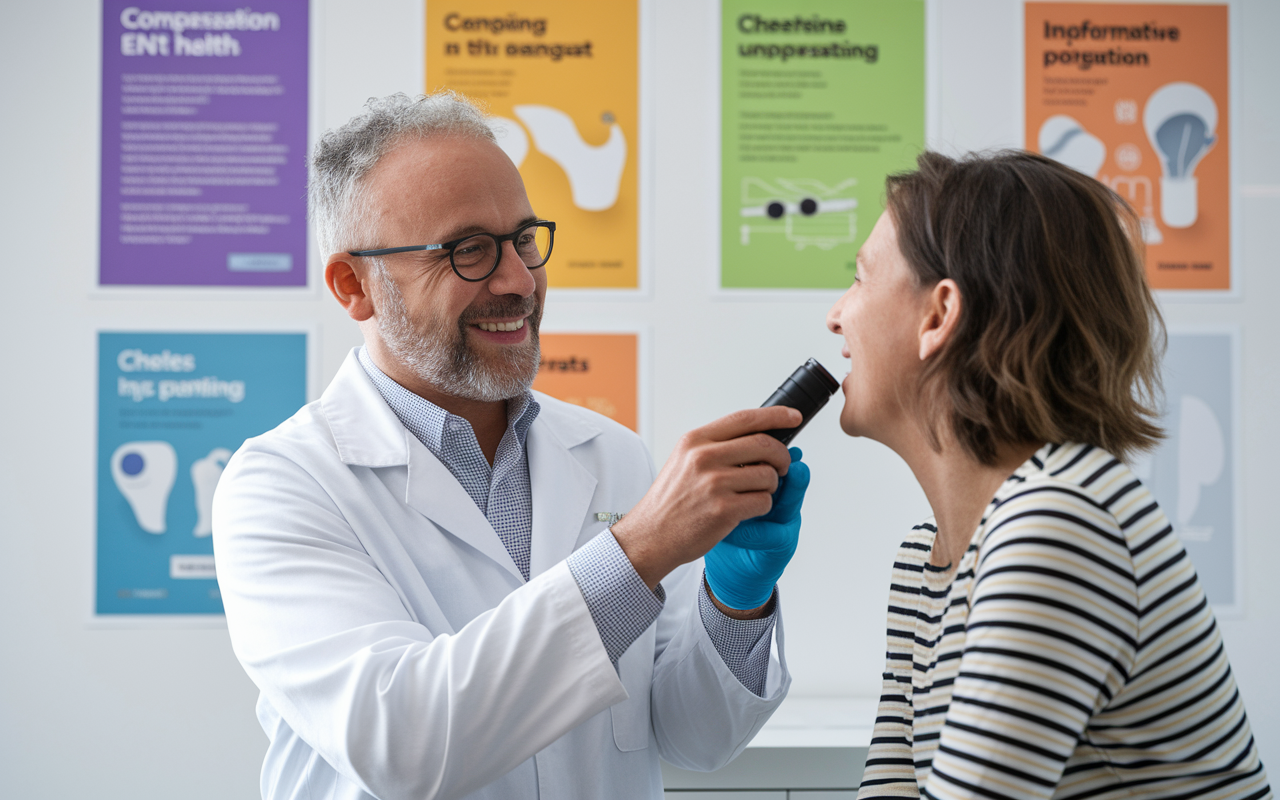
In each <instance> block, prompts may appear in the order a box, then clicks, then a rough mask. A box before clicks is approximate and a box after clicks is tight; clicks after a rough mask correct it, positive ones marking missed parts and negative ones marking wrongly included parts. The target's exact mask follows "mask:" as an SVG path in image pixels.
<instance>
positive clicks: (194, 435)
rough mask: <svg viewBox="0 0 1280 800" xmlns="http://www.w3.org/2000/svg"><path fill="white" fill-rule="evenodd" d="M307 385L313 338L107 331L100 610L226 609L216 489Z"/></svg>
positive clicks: (102, 346) (102, 350)
mask: <svg viewBox="0 0 1280 800" xmlns="http://www.w3.org/2000/svg"><path fill="white" fill-rule="evenodd" d="M306 387H307V337H306V334H304V333H114V332H113V333H99V334H98V464H97V466H98V537H97V566H96V570H97V588H96V595H95V601H94V608H95V611H96V613H97V614H99V615H113V614H221V613H222V597H221V595H220V594H219V592H218V582H217V573H216V570H215V567H214V563H213V542H212V540H211V539H210V534H212V533H213V526H212V524H211V521H210V508H211V505H212V502H213V491H214V489H215V488H216V487H217V485H218V479H219V478H220V477H221V476H222V470H223V468H224V467H226V464H227V459H229V458H230V457H231V454H232V453H233V452H235V450H236V448H238V447H239V446H240V445H241V443H243V442H244V440H245V439H248V438H250V437H253V436H257V435H258V434H260V433H264V432H266V431H268V430H270V429H272V428H274V427H275V426H276V425H279V424H280V423H281V422H283V421H284V420H285V419H287V418H289V417H290V416H292V415H293V413H294V412H296V411H297V410H298V409H299V408H301V407H302V406H303V405H304V404H305V403H306V402H307V396H306V395H307V388H306Z"/></svg>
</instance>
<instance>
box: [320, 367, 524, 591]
mask: <svg viewBox="0 0 1280 800" xmlns="http://www.w3.org/2000/svg"><path fill="white" fill-rule="evenodd" d="M320 402H321V406H322V408H323V409H324V415H325V418H326V419H327V420H328V421H329V430H330V431H331V432H332V433H333V439H334V444H335V445H336V446H337V448H338V456H339V457H340V458H341V459H342V462H343V463H344V464H348V465H350V466H360V467H372V468H384V467H399V466H403V467H405V468H407V469H408V471H409V474H408V478H407V479H406V481H405V498H404V501H405V503H407V504H408V505H409V506H410V507H411V508H413V509H414V510H416V511H417V512H418V513H420V514H422V515H423V516H425V517H426V518H427V519H429V520H431V521H432V522H433V523H435V524H436V525H437V526H439V527H440V528H442V529H444V530H445V531H447V532H448V533H449V534H450V535H452V536H456V537H457V538H459V539H461V540H462V541H464V542H466V543H467V544H469V545H471V546H472V547H474V548H475V549H476V550H479V551H480V552H481V553H484V554H485V555H486V556H488V557H489V558H491V559H493V560H494V561H496V562H497V563H498V564H500V565H501V566H502V567H503V568H505V569H506V570H507V571H508V572H510V573H511V574H512V575H514V576H515V577H516V579H517V580H519V581H521V582H523V581H524V577H523V576H521V574H520V569H519V568H518V567H516V565H515V562H514V561H512V560H511V555H510V554H509V553H507V549H506V548H505V547H503V546H502V541H501V540H500V539H498V534H497V533H496V532H495V531H494V530H493V526H492V525H490V524H489V520H487V519H485V516H484V514H482V513H481V512H480V509H479V508H477V507H476V504H475V501H474V500H472V499H471V495H469V494H467V491H466V489H463V488H462V485H461V484H460V483H458V479H457V478H455V477H453V473H452V472H450V471H449V469H448V468H447V467H446V466H445V465H444V464H441V463H440V460H439V459H438V458H436V457H435V456H434V455H432V454H431V451H430V450H428V449H427V448H426V445H424V444H423V443H422V442H420V441H418V439H417V437H415V436H414V435H413V434H412V433H410V432H409V431H408V429H406V428H405V427H404V425H403V424H402V423H401V422H400V419H399V418H398V417H396V415H395V412H394V411H392V410H391V407H390V406H388V405H387V402H386V401H385V400H383V399H382V395H381V394H380V393H379V392H378V387H376V386H374V385H373V381H372V380H370V379H369V376H368V375H367V374H366V373H365V371H364V367H362V366H360V360H359V358H358V357H357V356H356V351H355V350H352V351H351V353H350V354H348V355H347V360H346V361H344V362H343V364H342V367H341V368H340V369H339V370H338V374H337V375H336V376H335V377H334V379H333V382H332V383H331V384H329V388H328V389H326V390H325V392H324V395H323V396H322V397H321V398H320Z"/></svg>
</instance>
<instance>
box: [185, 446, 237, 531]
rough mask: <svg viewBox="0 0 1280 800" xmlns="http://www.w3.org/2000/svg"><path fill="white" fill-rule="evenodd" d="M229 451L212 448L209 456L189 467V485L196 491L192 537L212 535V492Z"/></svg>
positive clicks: (224, 465) (229, 456)
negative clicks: (194, 523)
mask: <svg viewBox="0 0 1280 800" xmlns="http://www.w3.org/2000/svg"><path fill="white" fill-rule="evenodd" d="M229 458H231V451H230V450H228V449H226V448H225V447H218V448H214V449H213V450H211V451H209V455H207V456H205V457H204V458H202V459H200V460H199V461H197V462H196V463H194V464H192V465H191V483H192V484H193V485H194V486H195V489H196V529H195V530H193V531H192V532H191V533H192V535H193V536H208V535H210V534H212V533H213V490H214V489H216V488H218V479H219V478H221V477H222V470H224V469H226V466H227V459H229Z"/></svg>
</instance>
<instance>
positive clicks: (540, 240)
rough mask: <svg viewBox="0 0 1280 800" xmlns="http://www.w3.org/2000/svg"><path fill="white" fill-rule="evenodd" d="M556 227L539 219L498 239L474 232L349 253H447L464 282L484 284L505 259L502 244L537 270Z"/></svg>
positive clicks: (543, 262) (376, 254) (542, 261)
mask: <svg viewBox="0 0 1280 800" xmlns="http://www.w3.org/2000/svg"><path fill="white" fill-rule="evenodd" d="M555 238H556V224H555V223H554V222H548V221H547V220H538V221H537V222H531V223H529V224H528V225H525V226H524V227H522V228H520V230H518V231H516V232H515V233H508V234H507V235H506V236H498V235H497V234H493V233H474V234H472V235H470V236H464V237H462V238H461V239H454V240H453V241H452V242H444V243H442V244H415V245H409V246H408V247H384V248H382V249H381V250H348V251H347V255H352V256H389V255H391V254H392V253H409V252H412V251H415V250H448V251H449V263H450V265H452V266H453V271H454V273H455V274H457V276H458V277H459V278H462V279H463V280H464V281H482V280H484V279H485V278H487V277H489V276H490V275H492V274H493V271H494V270H495V269H497V268H498V262H499V261H501V260H502V243H503V242H511V243H512V244H513V245H514V246H515V248H516V253H517V254H518V255H519V256H520V260H521V261H523V262H524V265H525V266H526V267H528V268H529V269H537V268H538V267H541V266H542V265H543V264H546V263H547V259H549V258H551V247H552V245H554V244H555Z"/></svg>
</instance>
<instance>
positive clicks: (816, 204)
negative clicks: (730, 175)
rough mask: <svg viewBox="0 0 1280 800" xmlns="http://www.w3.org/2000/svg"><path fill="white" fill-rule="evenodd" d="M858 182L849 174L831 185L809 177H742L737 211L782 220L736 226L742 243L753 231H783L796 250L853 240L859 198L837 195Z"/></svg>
mask: <svg viewBox="0 0 1280 800" xmlns="http://www.w3.org/2000/svg"><path fill="white" fill-rule="evenodd" d="M857 183H858V180H857V178H848V179H846V180H844V181H841V182H840V183H837V184H835V185H834V186H827V185H826V184H824V183H822V182H821V181H817V180H813V179H811V178H777V179H775V180H774V182H773V183H769V182H767V181H764V180H762V179H760V178H756V177H746V178H743V179H742V204H743V206H742V209H741V211H740V212H739V213H740V214H741V215H742V217H744V218H746V219H759V218H765V219H767V220H770V221H772V220H782V224H781V225H779V224H770V223H769V222H750V223H748V222H744V223H743V224H742V227H741V228H740V229H739V230H740V233H741V241H742V244H744V245H749V244H751V235H752V234H753V233H755V234H761V233H782V234H785V235H786V238H787V241H789V242H793V243H794V244H795V246H796V249H797V250H803V249H804V248H805V247H809V246H813V247H817V248H818V249H820V250H830V249H831V248H833V247H835V246H836V245H838V244H846V243H848V242H852V241H854V240H855V239H857V237H858V215H857V213H855V209H857V207H858V199H857V198H856V197H840V196H839V195H840V194H841V193H843V192H845V191H846V190H849V189H852V188H853V187H854V186H856V185H857Z"/></svg>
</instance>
